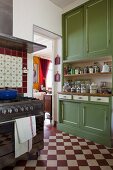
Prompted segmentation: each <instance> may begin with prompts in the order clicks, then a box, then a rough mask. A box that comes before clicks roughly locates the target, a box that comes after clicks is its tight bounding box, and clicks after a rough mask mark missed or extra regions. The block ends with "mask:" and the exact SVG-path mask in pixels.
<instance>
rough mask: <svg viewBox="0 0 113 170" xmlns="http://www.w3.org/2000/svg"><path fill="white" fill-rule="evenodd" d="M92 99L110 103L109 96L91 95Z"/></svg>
mask: <svg viewBox="0 0 113 170" xmlns="http://www.w3.org/2000/svg"><path fill="white" fill-rule="evenodd" d="M90 101H94V102H105V103H109V97H99V96H91V97H90Z"/></svg>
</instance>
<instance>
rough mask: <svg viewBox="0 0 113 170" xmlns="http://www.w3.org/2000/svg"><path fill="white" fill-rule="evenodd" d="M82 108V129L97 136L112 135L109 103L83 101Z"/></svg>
mask: <svg viewBox="0 0 113 170" xmlns="http://www.w3.org/2000/svg"><path fill="white" fill-rule="evenodd" d="M81 108H82V109H81V125H80V126H81V129H84V130H86V131H87V132H89V133H94V134H96V135H97V136H98V135H102V136H103V135H108V136H110V119H109V118H110V114H109V113H110V111H109V105H103V104H95V103H82V107H81Z"/></svg>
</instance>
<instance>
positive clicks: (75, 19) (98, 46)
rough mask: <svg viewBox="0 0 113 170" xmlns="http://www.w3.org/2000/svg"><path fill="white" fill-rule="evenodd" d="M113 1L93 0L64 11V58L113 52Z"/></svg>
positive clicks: (89, 56)
mask: <svg viewBox="0 0 113 170" xmlns="http://www.w3.org/2000/svg"><path fill="white" fill-rule="evenodd" d="M112 1H113V0H91V1H89V2H87V3H85V4H84V5H83V6H81V7H79V8H76V9H74V10H72V11H70V12H68V13H66V14H63V20H62V23H63V25H62V27H63V60H70V61H71V60H80V59H84V58H94V57H98V56H106V55H112V45H111V44H113V40H112V39H113V35H112V33H111V30H112V27H113V21H112V18H113V10H112V9H113V7H111V6H113V2H112Z"/></svg>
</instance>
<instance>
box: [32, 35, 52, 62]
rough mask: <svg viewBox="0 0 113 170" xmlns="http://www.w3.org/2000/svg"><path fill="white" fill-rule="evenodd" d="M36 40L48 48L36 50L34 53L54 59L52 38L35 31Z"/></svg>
mask: <svg viewBox="0 0 113 170" xmlns="http://www.w3.org/2000/svg"><path fill="white" fill-rule="evenodd" d="M34 42H36V43H39V44H42V45H46V46H47V48H45V49H43V50H40V51H37V52H35V53H34V55H35V56H38V57H41V58H45V59H48V60H51V59H52V40H51V39H49V38H46V37H44V36H42V35H39V34H37V33H35V34H34Z"/></svg>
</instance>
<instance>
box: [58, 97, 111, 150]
mask: <svg viewBox="0 0 113 170" xmlns="http://www.w3.org/2000/svg"><path fill="white" fill-rule="evenodd" d="M111 112H112V110H111V104H110V102H108V103H106V102H104V103H103V102H100V101H99V102H92V101H90V100H89V101H76V100H72V99H71V100H65V99H62V100H61V99H60V100H59V114H58V116H59V121H58V125H57V128H58V129H59V130H61V131H63V132H65V133H69V134H72V135H75V136H79V137H82V138H86V139H89V140H91V141H94V142H97V143H100V144H104V145H106V146H109V147H111V145H112V142H111V138H112V136H111Z"/></svg>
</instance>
